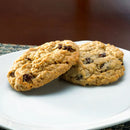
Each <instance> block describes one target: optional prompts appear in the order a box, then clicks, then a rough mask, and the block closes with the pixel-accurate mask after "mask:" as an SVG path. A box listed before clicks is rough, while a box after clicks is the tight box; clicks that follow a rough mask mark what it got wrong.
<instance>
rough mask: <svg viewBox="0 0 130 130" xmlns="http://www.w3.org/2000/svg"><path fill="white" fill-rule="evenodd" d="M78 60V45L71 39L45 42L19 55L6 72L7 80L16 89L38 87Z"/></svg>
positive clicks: (24, 89)
mask: <svg viewBox="0 0 130 130" xmlns="http://www.w3.org/2000/svg"><path fill="white" fill-rule="evenodd" d="M78 60H79V50H78V46H77V45H76V44H75V43H73V42H72V41H69V40H64V41H55V42H47V43H45V44H43V45H41V46H38V47H35V48H30V49H28V50H27V51H26V52H25V53H24V54H23V55H22V56H21V57H19V59H18V60H16V61H15V62H14V64H13V66H12V67H11V69H10V71H9V72H8V75H7V77H8V81H9V83H10V85H11V86H12V88H14V89H15V90H17V91H27V90H30V89H32V88H38V87H40V86H43V85H44V84H46V83H48V82H50V81H52V80H54V79H56V78H57V77H59V76H60V75H61V74H63V73H65V72H66V71H68V70H69V69H70V68H71V66H72V65H74V64H76V63H77V61H78Z"/></svg>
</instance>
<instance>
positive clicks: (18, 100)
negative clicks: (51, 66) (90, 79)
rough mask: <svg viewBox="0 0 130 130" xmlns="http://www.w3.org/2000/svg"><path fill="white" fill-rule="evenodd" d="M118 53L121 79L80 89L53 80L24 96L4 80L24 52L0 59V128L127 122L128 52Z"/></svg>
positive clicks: (82, 126) (102, 125) (98, 125)
mask: <svg viewBox="0 0 130 130" xmlns="http://www.w3.org/2000/svg"><path fill="white" fill-rule="evenodd" d="M84 42H87V41H79V42H76V43H77V44H82V43H84ZM122 51H123V52H124V54H125V55H124V64H125V68H126V71H125V75H124V76H123V77H122V78H120V80H119V81H117V82H115V83H113V84H110V85H106V86H99V87H81V86H79V85H73V84H71V83H68V82H65V81H62V80H60V79H56V80H54V81H52V82H50V83H48V84H47V85H44V86H43V87H40V88H38V89H33V90H31V91H28V92H16V91H14V90H13V89H12V88H11V87H10V85H9V83H8V80H7V77H6V75H7V72H8V70H9V68H10V66H11V65H12V64H13V61H14V60H15V59H16V58H18V57H19V56H20V55H21V54H22V53H23V52H24V51H18V52H14V53H10V54H6V55H3V56H0V125H1V126H3V127H6V128H10V129H19V130H24V129H26V130H27V129H28V130H33V129H34V130H36V129H37V130H38V129H41V130H43V129H47V130H50V129H62V130H63V129H67V130H69V129H70V130H72V129H74V130H81V129H96V128H97V129H98V128H105V127H108V126H112V125H116V124H119V123H122V122H125V121H128V120H130V51H127V50H124V49H122Z"/></svg>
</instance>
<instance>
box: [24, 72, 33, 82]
mask: <svg viewBox="0 0 130 130" xmlns="http://www.w3.org/2000/svg"><path fill="white" fill-rule="evenodd" d="M32 78H34V76H33V75H32V74H24V75H23V82H32Z"/></svg>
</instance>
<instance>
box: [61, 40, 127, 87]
mask: <svg viewBox="0 0 130 130" xmlns="http://www.w3.org/2000/svg"><path fill="white" fill-rule="evenodd" d="M79 51H80V60H79V62H78V64H77V65H74V66H73V67H72V68H71V69H70V70H69V71H67V72H66V73H65V74H63V75H62V76H61V78H63V79H65V80H67V81H69V82H72V83H74V84H79V85H82V86H85V85H105V84H109V83H112V82H115V81H117V80H118V79H119V78H120V77H121V76H123V75H124V70H125V68H124V65H123V55H124V54H123V52H122V51H121V50H120V49H118V48H117V47H115V46H113V45H110V44H106V45H105V44H104V43H102V42H99V41H92V42H88V43H85V44H82V45H79Z"/></svg>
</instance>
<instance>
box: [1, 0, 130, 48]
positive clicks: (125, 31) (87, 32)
mask: <svg viewBox="0 0 130 130" xmlns="http://www.w3.org/2000/svg"><path fill="white" fill-rule="evenodd" d="M129 7H130V1H129V0H124V1H121V0H105V1H104V0H52V1H46V0H38V1H36V0H31V1H30V0H13V1H10V0H5V1H2V2H1V4H0V42H1V43H16V44H29V45H31V44H33V45H39V44H42V43H44V42H47V41H51V40H64V39H70V40H73V41H79V40H100V41H103V42H105V43H108V42H109V43H111V44H114V45H116V46H119V47H122V48H126V49H128V50H130V8H129Z"/></svg>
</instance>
